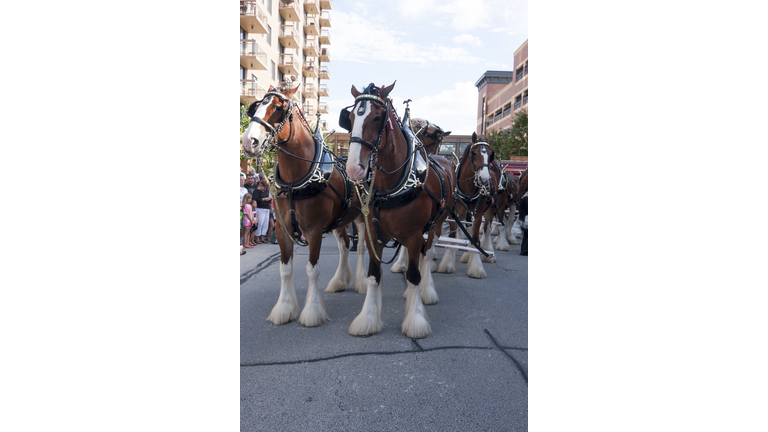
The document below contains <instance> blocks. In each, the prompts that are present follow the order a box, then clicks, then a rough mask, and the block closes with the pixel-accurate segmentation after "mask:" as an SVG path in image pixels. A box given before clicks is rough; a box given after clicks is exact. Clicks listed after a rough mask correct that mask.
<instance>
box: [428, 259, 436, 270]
mask: <svg viewBox="0 0 768 432" xmlns="http://www.w3.org/2000/svg"><path fill="white" fill-rule="evenodd" d="M436 259H437V257H434V258H432V259H431V260H429V269H430V270H431V271H432V273H437V261H434V260H436Z"/></svg>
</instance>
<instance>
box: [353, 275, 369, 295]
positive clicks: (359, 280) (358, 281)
mask: <svg viewBox="0 0 768 432" xmlns="http://www.w3.org/2000/svg"><path fill="white" fill-rule="evenodd" d="M354 285H355V292H356V293H358V294H365V293H367V292H368V284H367V283H366V282H365V272H358V273H357V275H355V284H354Z"/></svg>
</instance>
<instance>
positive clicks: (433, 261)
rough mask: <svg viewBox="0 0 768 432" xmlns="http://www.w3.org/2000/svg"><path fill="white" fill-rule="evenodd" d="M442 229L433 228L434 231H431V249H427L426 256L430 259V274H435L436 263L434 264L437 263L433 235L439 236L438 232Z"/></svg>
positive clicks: (435, 243)
mask: <svg viewBox="0 0 768 432" xmlns="http://www.w3.org/2000/svg"><path fill="white" fill-rule="evenodd" d="M442 229H443V227H442V226H440V227H435V229H433V230H432V234H431V236H432V239H433V240H432V247H431V248H429V252H428V254H429V256H430V257H431V258H430V260H429V270H430V271H431V272H432V273H435V272H437V262H436V261H437V241H435V240H434V238H435V235H439V233H440V231H441V230H442ZM430 252H431V253H430Z"/></svg>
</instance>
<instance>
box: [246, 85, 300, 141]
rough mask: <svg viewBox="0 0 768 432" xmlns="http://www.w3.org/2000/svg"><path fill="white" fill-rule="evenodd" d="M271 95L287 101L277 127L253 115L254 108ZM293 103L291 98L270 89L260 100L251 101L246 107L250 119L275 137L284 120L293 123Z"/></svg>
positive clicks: (254, 112) (280, 129) (281, 128)
mask: <svg viewBox="0 0 768 432" xmlns="http://www.w3.org/2000/svg"><path fill="white" fill-rule="evenodd" d="M272 96H274V97H276V98H278V99H280V101H282V102H288V107H287V108H286V109H285V114H284V115H283V120H282V121H281V122H280V124H278V125H277V127H275V126H272V125H271V124H269V123H268V122H266V121H264V120H263V119H261V118H259V117H255V115H256V109H257V108H258V107H259V105H261V104H262V103H264V101H265V100H267V98H268V97H272ZM294 103H295V102H294V101H293V100H291V99H288V98H287V97H285V95H284V94H282V93H279V92H276V91H270V92H267V93H265V94H264V97H263V98H262V99H261V100H260V101H256V102H254V103H252V104H251V106H250V107H248V117H249V118H250V119H251V121H252V122H256V123H258V124H260V125H262V126H264V128H266V129H267V132H268V133H269V134H270V136H274V137H276V136H277V135H278V134H279V133H280V132H281V131H282V130H283V126H284V125H285V122H287V121H289V120H290V121H291V123H293V104H294Z"/></svg>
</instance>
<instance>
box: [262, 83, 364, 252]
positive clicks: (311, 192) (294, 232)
mask: <svg viewBox="0 0 768 432" xmlns="http://www.w3.org/2000/svg"><path fill="white" fill-rule="evenodd" d="M268 96H275V97H277V98H278V99H280V100H282V101H283V102H286V101H287V102H288V109H287V110H286V115H285V116H284V117H283V120H282V121H281V122H280V123H279V124H278V125H277V126H276V127H273V126H272V125H271V124H269V123H268V122H266V121H264V120H263V119H261V118H258V117H255V116H254V115H255V109H253V113H252V112H251V111H252V110H251V108H253V107H254V105H255V103H254V105H251V108H249V109H248V115H249V116H250V118H251V121H255V122H256V123H258V124H260V125H262V126H264V127H265V128H266V129H267V131H268V132H269V136H268V138H267V141H269V144H268V146H267V147H266V148H265V149H264V152H265V153H266V152H268V151H271V150H272V149H276V150H279V151H281V152H282V153H284V154H286V155H288V156H291V157H294V158H296V159H300V160H303V161H308V162H312V166H311V168H310V169H309V172H307V174H306V175H304V177H302V178H301V179H300V180H299V181H297V182H293V183H287V182H285V181H283V180H282V179H281V178H280V166H279V164H276V165H275V175H274V180H273V182H272V184H271V188H270V192H271V193H272V196H273V197H276V198H277V197H281V198H283V197H284V198H288V203H289V205H290V216H291V229H290V230H288V229H286V228H287V227H286V226H285V225H283V229H284V230H285V232H286V233H287V234H288V236H289V237H290V239H291V240H292V241H293V242H294V243H296V244H298V245H300V246H307V245H308V243H307V242H306V241H303V240H301V230H300V227H299V223H298V221H297V220H296V200H301V199H307V198H312V197H314V196H316V195H318V194H320V193H321V192H323V191H324V190H325V188H326V187H330V188H331V190H333V192H334V193H335V194H336V195H337V196H338V197H339V198H340V199H341V201H342V204H343V210H342V212H341V216H339V217H338V218H337V219H336V220H335V221H334V223H333V224H331V225H330V226H328V227H326V228H324V229H323V233H328V232H330V231H333V230H334V229H336V228H338V227H339V226H340V225H341V224H342V222H343V220H344V218H345V217H346V216H347V213H349V210H350V209H351V208H352V198H353V190H352V182H351V180H350V179H349V177H348V176H347V172H346V171H345V170H344V167H343V166H342V164H341V161H340V160H339V159H338V158H337V157H336V156H335V155H334V154H333V153H332V152H331V150H330V149H329V148H328V147H327V146H326V145H325V142H324V141H323V139H322V136H318V135H317V134H316V133H315V134H313V133H312V131H311V129H310V127H309V124H308V123H307V121H306V119H304V116H303V115H302V114H301V112H299V111H297V114H298V116H299V118H300V119H301V120H302V123H303V124H304V126H305V127H306V128H307V130H309V132H310V134H311V135H312V139H313V141H314V143H315V156H314V158H313V159H312V160H309V159H304V158H302V157H299V156H297V155H294V154H292V153H290V152H288V151H287V150H285V149H283V148H282V147H279V145H280V144H285V143H287V142H288V141H290V140H291V137H292V135H293V115H294V114H293V111H294V108H295V106H297V105H298V104H297V103H296V102H295V101H293V100H290V99H288V98H286V97H285V96H284V95H282V94H281V93H278V92H268V93H266V94H265V95H264V98H266V97H268ZM262 101H263V99H262ZM286 122H288V124H289V127H290V132H289V135H288V138H287V139H285V140H283V141H279V142H277V143H276V144H275V138H276V137H277V135H278V134H280V132H281V131H282V130H283V127H284V126H285V123H286ZM334 169H336V171H338V172H339V174H340V175H341V178H342V181H343V183H344V193H343V194H342V193H341V192H339V191H338V190H337V189H336V188H335V187H334V186H333V184H332V183H331V182H330V180H331V176H332V175H333V170H334ZM275 210H277V212H278V219H279V221H280V223H281V224H284V221H283V218H282V215H280V208H279V207H278V204H277V201H275Z"/></svg>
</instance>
